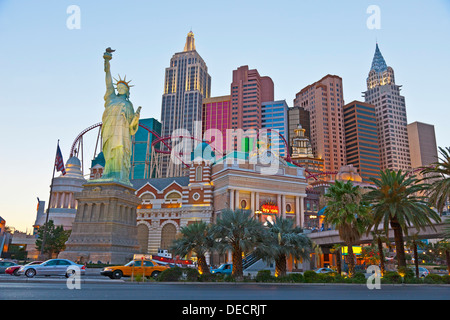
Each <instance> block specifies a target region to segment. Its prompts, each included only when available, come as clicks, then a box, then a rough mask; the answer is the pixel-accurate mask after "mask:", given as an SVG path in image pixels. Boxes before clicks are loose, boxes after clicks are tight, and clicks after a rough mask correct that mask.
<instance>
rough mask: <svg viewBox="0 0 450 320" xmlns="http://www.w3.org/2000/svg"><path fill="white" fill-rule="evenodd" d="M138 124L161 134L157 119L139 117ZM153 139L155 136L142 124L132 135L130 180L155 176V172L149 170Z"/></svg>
mask: <svg viewBox="0 0 450 320" xmlns="http://www.w3.org/2000/svg"><path fill="white" fill-rule="evenodd" d="M139 124H140V125H143V126H145V127H146V128H148V129H150V130H152V131H154V132H156V133H157V134H158V135H161V123H160V122H159V121H158V120H156V119H154V118H147V119H139ZM155 140H156V136H155V135H153V134H152V133H150V132H149V131H148V130H146V129H145V128H143V127H142V126H140V127H139V128H138V130H137V132H136V134H135V135H134V136H132V150H131V170H130V180H133V179H149V178H153V177H154V176H155V172H151V170H152V169H151V164H150V162H151V152H152V149H151V144H152V142H153V141H155ZM157 147H159V146H157ZM153 171H154V170H153Z"/></svg>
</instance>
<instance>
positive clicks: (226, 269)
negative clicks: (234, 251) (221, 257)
mask: <svg viewBox="0 0 450 320" xmlns="http://www.w3.org/2000/svg"><path fill="white" fill-rule="evenodd" d="M232 272H233V264H231V263H224V264H222V265H221V266H220V267H218V268H217V269H211V273H214V274H231V273H232Z"/></svg>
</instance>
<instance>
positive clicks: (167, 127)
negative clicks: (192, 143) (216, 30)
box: [161, 31, 211, 177]
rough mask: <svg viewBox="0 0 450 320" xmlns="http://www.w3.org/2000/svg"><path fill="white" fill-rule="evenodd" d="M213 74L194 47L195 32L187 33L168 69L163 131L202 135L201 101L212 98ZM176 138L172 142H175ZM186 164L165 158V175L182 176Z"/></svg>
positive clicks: (163, 162) (164, 135)
mask: <svg viewBox="0 0 450 320" xmlns="http://www.w3.org/2000/svg"><path fill="white" fill-rule="evenodd" d="M210 92H211V76H210V75H209V74H208V68H207V66H206V64H205V61H203V59H202V57H201V56H200V55H199V54H198V53H197V51H196V49H195V39H194V34H193V33H192V31H191V32H189V33H188V35H187V38H186V44H185V46H184V50H183V51H182V52H178V53H175V54H174V55H173V57H172V59H171V60H170V67H168V68H166V76H165V81H164V94H163V97H162V106H161V126H162V129H161V134H162V136H163V137H167V136H172V134H173V132H174V130H177V129H186V130H187V131H189V134H190V135H192V136H197V135H200V134H201V129H202V127H201V121H202V100H203V98H209V97H210ZM173 142H174V141H172V143H173ZM182 168H183V166H182V165H176V164H175V163H174V162H173V161H170V160H168V159H167V157H166V158H165V159H164V160H163V161H162V174H163V176H167V177H170V176H181V175H183V170H182Z"/></svg>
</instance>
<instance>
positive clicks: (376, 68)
mask: <svg viewBox="0 0 450 320" xmlns="http://www.w3.org/2000/svg"><path fill="white" fill-rule="evenodd" d="M400 88H401V86H400V85H396V84H395V78H394V70H393V69H392V68H391V67H388V66H387V64H386V61H385V60H384V58H383V55H382V54H381V52H380V49H379V48H378V43H377V45H376V48H375V55H374V57H373V61H372V67H371V68H370V71H369V76H368V77H367V91H366V92H363V94H364V97H365V102H367V103H370V104H372V105H374V106H375V112H376V119H377V127H378V140H379V145H380V157H381V169H382V170H384V169H387V168H389V169H392V170H398V169H402V170H407V169H410V168H411V159H410V152H409V144H408V131H407V120H406V106H405V97H403V96H401V95H400Z"/></svg>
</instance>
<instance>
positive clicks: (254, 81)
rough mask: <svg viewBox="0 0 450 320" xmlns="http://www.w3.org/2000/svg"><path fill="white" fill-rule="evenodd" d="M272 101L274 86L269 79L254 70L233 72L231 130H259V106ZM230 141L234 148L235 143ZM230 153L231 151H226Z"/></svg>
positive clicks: (240, 68) (241, 69) (244, 68)
mask: <svg viewBox="0 0 450 320" xmlns="http://www.w3.org/2000/svg"><path fill="white" fill-rule="evenodd" d="M267 101H274V85H273V81H272V79H271V78H270V77H267V76H263V77H261V76H260V75H259V73H258V70H256V69H251V70H249V69H248V66H241V67H239V68H238V69H237V70H233V82H232V83H231V128H232V129H235V130H236V129H242V130H243V131H247V130H251V129H256V130H259V129H261V125H262V122H261V105H262V103H263V102H267ZM233 140H234V142H233V141H230V147H232V148H234V149H235V148H236V147H237V141H236V139H233ZM228 151H231V150H228Z"/></svg>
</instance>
